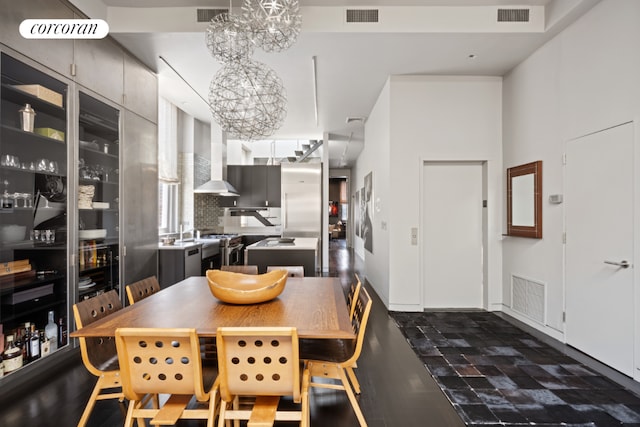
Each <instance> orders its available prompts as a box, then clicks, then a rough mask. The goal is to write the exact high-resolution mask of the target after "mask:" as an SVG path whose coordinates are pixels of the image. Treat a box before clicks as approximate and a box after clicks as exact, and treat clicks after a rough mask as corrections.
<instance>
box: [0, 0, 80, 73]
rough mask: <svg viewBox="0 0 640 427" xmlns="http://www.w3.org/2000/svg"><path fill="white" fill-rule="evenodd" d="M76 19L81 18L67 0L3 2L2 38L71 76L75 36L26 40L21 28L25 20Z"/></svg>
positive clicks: (0, 28)
mask: <svg viewBox="0 0 640 427" xmlns="http://www.w3.org/2000/svg"><path fill="white" fill-rule="evenodd" d="M43 17H46V18H49V19H74V18H78V15H76V14H75V13H74V12H73V10H71V9H70V8H68V7H65V6H63V3H61V2H59V1H52V0H20V1H4V2H2V18H1V23H0V40H2V43H3V44H4V45H6V46H10V47H11V48H13V49H14V50H15V51H16V52H21V53H24V54H26V55H28V56H29V57H30V58H32V59H34V60H35V61H38V62H39V63H41V64H46V65H47V67H49V68H51V69H52V70H55V71H57V72H58V73H60V74H62V75H64V76H66V77H70V76H71V67H70V64H72V63H73V40H72V39H25V38H24V37H22V36H21V35H20V32H19V31H18V28H19V27H20V23H21V22H22V21H24V20H25V19H33V18H43Z"/></svg>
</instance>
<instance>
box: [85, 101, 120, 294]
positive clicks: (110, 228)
mask: <svg viewBox="0 0 640 427" xmlns="http://www.w3.org/2000/svg"><path fill="white" fill-rule="evenodd" d="M78 124H79V132H78V164H79V170H78V226H79V230H78V249H79V251H78V272H79V278H78V299H80V300H82V299H86V298H90V297H92V296H95V295H96V294H98V293H102V292H106V291H108V290H111V289H117V290H118V291H119V290H120V263H119V261H120V255H119V248H120V239H119V234H120V209H119V206H120V185H119V176H120V111H119V110H118V109H117V108H115V107H113V106H111V105H109V104H107V103H106V102H102V101H100V100H98V99H95V98H94V97H92V96H90V95H88V94H86V93H85V92H83V91H80V93H79V117H78ZM88 194H91V197H89V196H88Z"/></svg>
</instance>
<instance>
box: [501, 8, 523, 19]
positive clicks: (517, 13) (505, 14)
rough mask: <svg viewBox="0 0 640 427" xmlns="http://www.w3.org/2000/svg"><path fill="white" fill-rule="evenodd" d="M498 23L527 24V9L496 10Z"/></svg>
mask: <svg viewBox="0 0 640 427" xmlns="http://www.w3.org/2000/svg"><path fill="white" fill-rule="evenodd" d="M498 22H529V9H498Z"/></svg>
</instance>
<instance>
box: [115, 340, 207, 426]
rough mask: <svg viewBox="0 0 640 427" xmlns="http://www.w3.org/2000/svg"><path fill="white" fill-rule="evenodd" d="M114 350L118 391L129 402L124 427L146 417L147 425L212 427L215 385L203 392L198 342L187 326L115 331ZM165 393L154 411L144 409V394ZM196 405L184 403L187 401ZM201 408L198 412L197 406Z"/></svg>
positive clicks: (139, 422) (152, 409) (145, 395)
mask: <svg viewBox="0 0 640 427" xmlns="http://www.w3.org/2000/svg"><path fill="white" fill-rule="evenodd" d="M116 347H117V350H118V357H119V359H120V370H121V372H122V389H123V391H124V396H125V397H126V398H127V399H128V400H129V406H128V408H127V417H126V419H125V424H124V425H125V427H132V426H133V420H134V419H138V420H139V421H138V424H139V425H143V424H141V421H143V420H144V419H151V421H150V424H151V425H175V424H176V422H177V421H178V420H180V419H199V420H207V427H213V426H214V423H215V416H216V411H217V407H218V401H219V395H218V393H217V382H214V384H213V385H212V386H211V387H210V388H207V389H205V385H204V380H203V373H202V361H201V358H200V344H199V341H198V335H197V334H196V330H195V329H191V328H179V329H178V328H118V329H117V330H116ZM158 394H169V395H170V396H169V397H168V399H167V400H166V401H165V403H164V404H163V405H161V406H159V407H154V408H146V407H145V406H146V404H145V400H146V397H147V396H149V395H158ZM194 396H195V399H196V400H197V402H198V403H199V404H200V405H199V406H198V407H193V406H192V405H189V403H190V402H191V399H192V398H193V397H194ZM200 406H204V408H202V407H200Z"/></svg>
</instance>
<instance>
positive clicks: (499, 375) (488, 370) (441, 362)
mask: <svg viewBox="0 0 640 427" xmlns="http://www.w3.org/2000/svg"><path fill="white" fill-rule="evenodd" d="M390 314H391V316H392V317H393V318H394V320H395V321H396V323H397V324H398V326H399V327H400V329H401V331H402V332H403V334H404V335H405V337H406V338H407V340H408V341H409V343H410V344H411V346H412V348H413V350H414V351H415V352H416V354H417V355H418V357H419V358H420V359H421V360H422V362H423V363H424V365H425V366H426V368H427V369H428V370H429V372H430V373H431V375H432V377H433V378H434V379H435V381H436V383H437V384H438V385H439V386H440V388H441V389H442V390H443V392H444V393H445V394H446V396H447V398H448V399H449V401H450V402H451V403H452V405H453V406H454V408H455V409H456V411H457V412H458V413H459V414H460V416H461V417H462V419H463V420H464V421H465V423H466V424H467V425H483V426H490V425H500V426H504V425H513V426H518V425H544V426H620V425H623V426H640V397H638V395H636V394H634V393H632V392H631V391H629V390H627V389H625V388H623V387H622V386H620V385H618V384H617V383H615V382H613V381H611V380H610V379H608V378H607V377H605V376H602V375H600V374H598V373H597V372H595V371H594V370H592V369H590V368H589V367H587V366H585V365H584V364H582V363H579V362H578V361H576V360H575V359H573V358H571V357H569V356H568V355H566V354H564V353H563V352H561V351H558V350H557V349H554V348H553V347H551V346H549V345H547V344H545V343H543V342H542V341H540V340H538V339H537V338H535V337H534V336H532V335H529V334H528V333H526V332H524V331H523V330H522V329H520V328H518V327H516V326H514V325H512V324H511V323H509V322H507V321H506V320H504V319H502V318H501V317H499V316H497V315H496V314H494V313H489V312H442V311H436V312H425V313H399V312H392V313H390Z"/></svg>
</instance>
